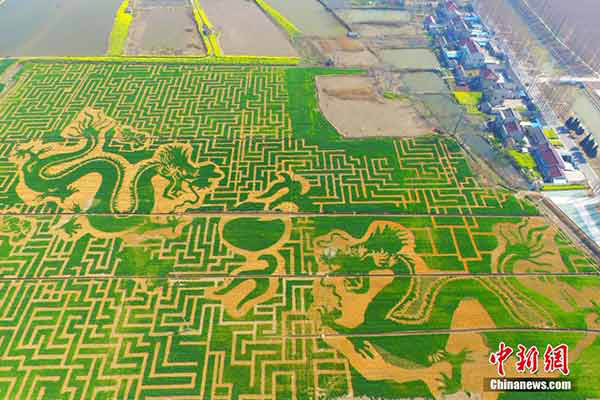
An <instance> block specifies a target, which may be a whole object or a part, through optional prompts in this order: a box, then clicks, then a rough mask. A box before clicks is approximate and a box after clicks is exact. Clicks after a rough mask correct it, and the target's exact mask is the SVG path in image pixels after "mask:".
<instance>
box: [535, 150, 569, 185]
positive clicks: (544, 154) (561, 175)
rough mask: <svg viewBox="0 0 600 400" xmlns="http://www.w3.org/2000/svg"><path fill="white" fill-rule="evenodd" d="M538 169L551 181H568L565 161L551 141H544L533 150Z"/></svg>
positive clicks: (547, 180)
mask: <svg viewBox="0 0 600 400" xmlns="http://www.w3.org/2000/svg"><path fill="white" fill-rule="evenodd" d="M533 156H534V158H535V162H536V163H537V165H538V169H539V170H540V171H541V172H542V175H544V181H546V182H549V183H566V177H565V162H564V161H563V159H562V157H561V156H560V154H558V151H557V150H556V149H555V148H554V146H552V145H551V144H550V143H544V144H542V145H541V146H539V147H538V148H536V149H535V150H534V152H533Z"/></svg>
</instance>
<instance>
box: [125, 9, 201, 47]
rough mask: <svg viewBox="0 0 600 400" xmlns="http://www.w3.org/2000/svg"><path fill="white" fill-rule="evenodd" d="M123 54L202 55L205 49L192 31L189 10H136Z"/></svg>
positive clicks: (192, 17)
mask: <svg viewBox="0 0 600 400" xmlns="http://www.w3.org/2000/svg"><path fill="white" fill-rule="evenodd" d="M162 1H164V0H162ZM171 1H173V0H171ZM146 2H148V0H146ZM125 53H126V54H128V55H148V54H152V55H154V54H163V55H164V54H167V55H181V54H185V55H204V54H206V49H205V48H204V44H203V43H202V38H201V37H200V34H199V33H198V29H197V28H196V24H195V22H194V16H193V13H192V9H191V7H189V6H185V5H184V6H178V7H150V8H140V9H136V10H135V11H134V17H133V22H132V24H131V27H130V29H129V38H128V42H127V48H126V50H125Z"/></svg>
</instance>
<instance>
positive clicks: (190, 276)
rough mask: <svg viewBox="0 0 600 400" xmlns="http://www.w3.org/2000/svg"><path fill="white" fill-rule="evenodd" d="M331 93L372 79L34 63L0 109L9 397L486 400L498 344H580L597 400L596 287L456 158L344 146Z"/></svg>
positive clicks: (581, 372)
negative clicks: (467, 399) (322, 102)
mask: <svg viewBox="0 0 600 400" xmlns="http://www.w3.org/2000/svg"><path fill="white" fill-rule="evenodd" d="M324 75H348V76H344V77H342V78H344V79H349V82H358V83H360V82H361V79H364V78H362V76H363V75H364V71H360V70H357V71H350V70H336V69H332V68H324V69H312V68H307V69H305V68H281V67H267V66H260V67H259V66H234V65H229V66H208V65H196V66H193V65H161V64H135V65H134V64H126V63H118V64H110V63H104V64H102V63H98V64H94V63H74V62H73V63H64V64H52V63H28V64H26V65H25V66H24V67H23V69H22V70H21V73H20V75H19V80H18V82H17V84H16V85H14V86H13V87H11V88H10V89H9V90H8V91H7V92H6V93H5V94H3V96H2V99H1V100H0V139H1V142H2V145H0V165H2V169H0V182H2V185H0V277H1V278H2V279H0V315H2V323H1V324H0V359H1V360H2V368H0V393H2V395H3V396H4V397H7V398H40V397H48V398H77V399H80V398H81V399H92V398H98V397H108V398H113V397H114V398H160V397H162V398H167V397H168V398H170V399H187V398H192V397H199V398H213V399H228V400H230V399H231V400H233V399H244V398H246V399H248V398H256V399H293V400H304V399H309V398H319V397H325V398H328V397H329V398H337V397H342V396H355V397H356V396H362V395H369V396H376V397H381V398H387V399H391V398H397V397H398V396H399V395H400V396H401V397H406V398H419V397H420V398H428V397H432V396H435V397H437V398H441V397H442V396H445V395H456V396H461V395H462V394H463V393H466V392H469V393H472V394H474V395H479V394H481V389H482V388H481V387H480V385H481V379H482V378H483V377H484V374H485V376H494V375H495V374H494V373H495V369H493V368H492V367H493V366H492V365H490V364H489V363H488V359H489V354H490V352H492V351H495V350H496V349H497V347H498V344H499V342H500V341H504V342H505V343H506V344H508V345H510V346H512V347H514V348H516V346H517V345H518V344H519V343H523V344H526V345H527V346H531V345H537V346H538V348H540V349H544V348H545V346H546V345H547V344H552V345H558V344H560V343H565V344H568V345H569V346H570V347H569V348H570V350H571V352H570V359H571V364H570V366H571V371H572V372H571V375H570V376H569V379H572V380H573V382H574V385H575V387H576V388H577V389H576V391H577V394H578V395H581V396H582V397H598V395H600V393H599V391H598V388H597V387H595V386H593V385H590V384H589V382H597V381H598V380H599V379H600V376H598V375H599V372H598V369H597V368H590V365H593V364H594V360H595V357H596V354H597V352H598V351H599V350H600V348H599V347H598V341H597V340H596V339H595V338H596V336H595V335H596V333H595V332H596V331H597V330H598V328H599V326H598V322H597V320H598V317H599V316H600V311H599V310H598V307H597V304H599V302H600V297H599V296H600V290H598V289H599V283H598V280H597V277H596V276H595V274H597V268H598V266H597V265H595V264H594V263H593V262H592V261H591V260H590V259H588V258H587V257H586V256H585V255H584V254H583V253H582V252H581V251H580V250H578V249H577V248H576V247H575V246H574V245H573V244H572V243H570V242H569V240H568V239H567V238H566V236H564V235H563V234H562V233H561V232H560V231H558V229H557V228H556V227H554V226H552V225H549V224H548V221H546V220H545V219H543V218H542V217H538V216H536V215H537V211H536V210H535V208H533V206H531V205H530V204H529V203H527V202H526V201H522V200H518V199H517V198H515V197H514V196H513V195H511V194H510V193H508V192H506V191H498V190H493V189H487V188H482V187H480V186H479V184H478V182H477V180H476V179H475V176H474V175H473V173H472V172H471V170H470V169H469V166H468V164H467V162H466V160H465V156H464V154H463V153H462V151H461V149H460V147H459V146H458V145H457V143H456V142H454V141H452V140H449V139H446V138H442V137H435V136H428V137H420V138H409V139H408V138H403V139H398V138H396V139H374V138H371V139H361V140H346V139H344V138H342V137H341V136H340V135H339V133H338V132H337V131H336V129H335V128H334V127H333V126H332V125H331V124H330V123H329V122H328V121H327V119H326V118H325V116H324V115H323V114H322V113H321V112H320V110H319V106H318V105H319V99H318V96H317V88H316V80H317V77H318V80H319V81H321V80H322V79H321V78H322V76H324ZM326 78H329V77H326ZM324 80H325V81H326V80H327V79H324ZM331 89H332V90H334V92H332V94H333V95H337V96H341V97H346V98H350V99H356V98H358V99H359V100H361V101H363V97H364V96H367V97H368V96H371V92H367V91H364V90H359V91H355V90H354V89H355V88H354V86H351V87H350V88H349V90H348V91H347V92H344V91H343V90H341V89H343V88H341V89H340V86H339V85H335V87H333V88H331ZM335 90H337V92H335ZM340 90H341V91H340ZM357 96H358V97H357ZM446 97H448V98H450V96H446ZM450 101H451V102H452V100H451V99H450ZM452 104H454V106H456V107H458V105H457V104H456V103H453V102H452ZM298 211H306V212H307V213H308V214H307V215H300V214H298V213H297V212H298ZM416 214H419V215H416ZM415 343H418V344H419V345H418V346H415ZM542 351H543V350H542ZM507 368H509V371H510V372H511V373H512V372H513V369H510V368H513V367H507ZM374 371H375V372H374ZM559 374H560V373H558V372H556V373H554V374H552V375H551V376H553V377H557V376H559ZM477 385H479V386H477Z"/></svg>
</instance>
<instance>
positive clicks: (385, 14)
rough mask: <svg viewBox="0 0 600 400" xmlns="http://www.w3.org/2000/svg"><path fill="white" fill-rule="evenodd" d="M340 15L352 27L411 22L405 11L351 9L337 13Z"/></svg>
mask: <svg viewBox="0 0 600 400" xmlns="http://www.w3.org/2000/svg"><path fill="white" fill-rule="evenodd" d="M337 13H338V15H339V16H340V17H341V18H342V19H343V20H344V21H345V22H346V23H347V24H350V25H354V24H386V25H392V24H405V23H408V22H410V14H409V13H408V12H406V11H403V10H365V9H351V10H340V11H337Z"/></svg>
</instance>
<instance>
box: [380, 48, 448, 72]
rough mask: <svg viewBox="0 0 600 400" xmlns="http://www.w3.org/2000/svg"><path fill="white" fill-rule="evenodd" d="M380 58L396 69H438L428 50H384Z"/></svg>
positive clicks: (433, 55) (435, 58) (437, 64)
mask: <svg viewBox="0 0 600 400" xmlns="http://www.w3.org/2000/svg"><path fill="white" fill-rule="evenodd" d="M381 58H382V59H383V62H385V63H386V64H390V65H392V66H393V67H394V68H396V69H415V70H423V69H431V70H433V69H439V68H440V63H439V62H438V59H437V57H436V56H435V54H434V53H433V52H432V51H431V50H429V49H384V50H382V51H381Z"/></svg>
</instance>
